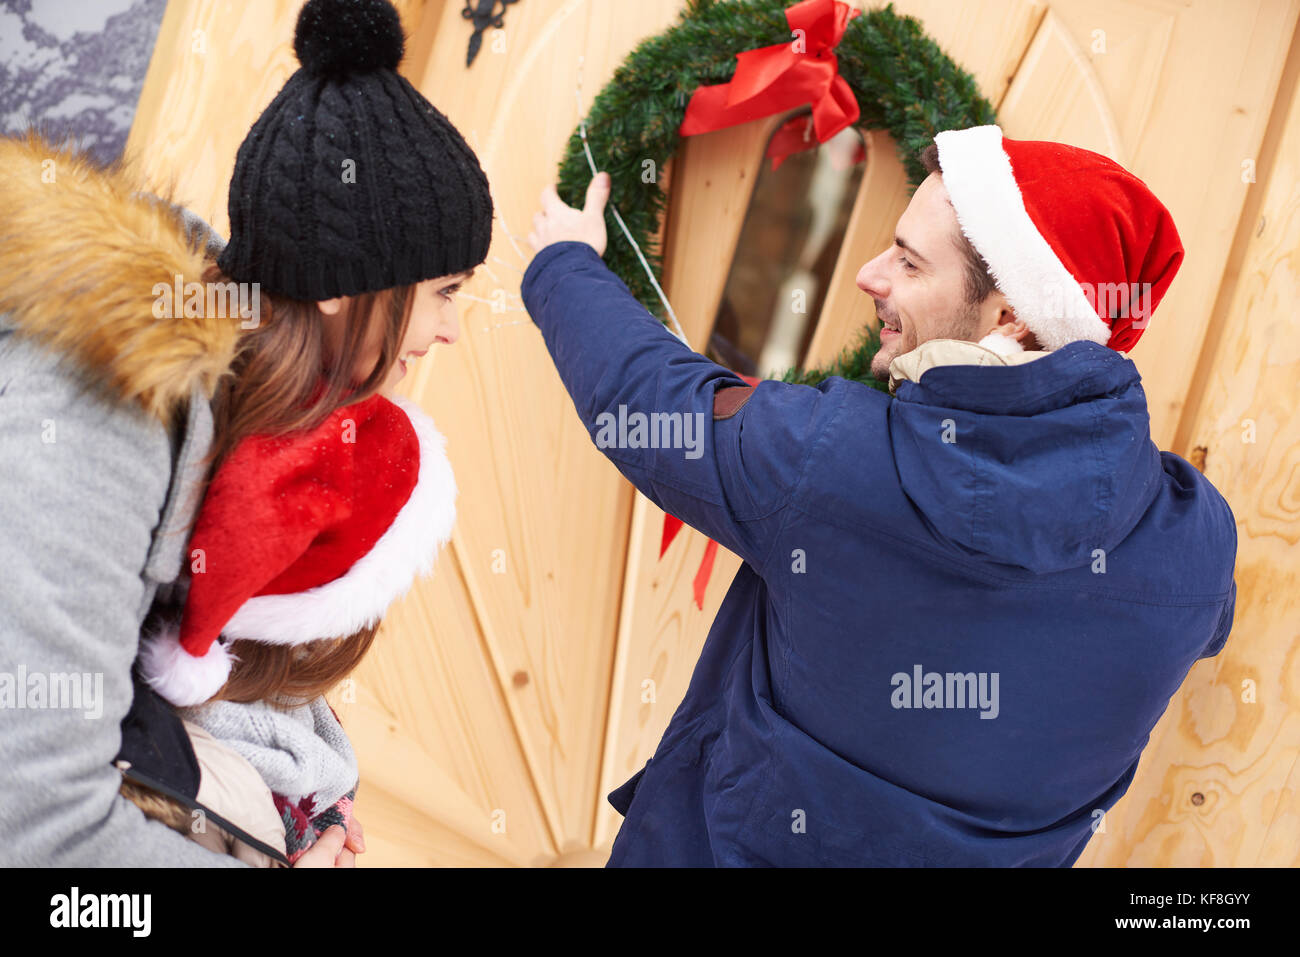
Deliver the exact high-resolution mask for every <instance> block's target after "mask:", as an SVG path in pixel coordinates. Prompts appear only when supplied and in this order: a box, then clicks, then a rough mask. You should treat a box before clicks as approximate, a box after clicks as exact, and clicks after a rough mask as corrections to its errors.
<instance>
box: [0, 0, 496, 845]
mask: <svg viewBox="0 0 1300 957" xmlns="http://www.w3.org/2000/svg"><path fill="white" fill-rule="evenodd" d="M294 48H295V52H296V53H297V54H298V57H299V59H300V61H301V63H302V69H300V70H299V71H297V72H296V73H295V74H294V75H293V76H291V77H290V78H289V80H288V81H287V82H286V84H285V86H284V88H283V89H281V91H280V92H279V93H278V94H277V95H276V97H275V98H274V99H273V100H272V102H271V104H270V105H269V106H268V107H267V108H266V110H265V111H264V112H263V113H262V115H261V117H259V119H258V120H257V122H256V123H255V124H254V125H253V127H252V129H251V130H250V131H249V134H248V136H247V137H246V139H245V140H244V142H243V144H242V145H241V146H240V149H239V152H238V156H237V159H236V164H235V170H234V175H233V177H232V181H231V188H230V197H229V209H230V220H231V238H230V242H229V244H228V245H226V246H225V247H224V249H222V248H221V247H220V243H219V241H217V240H215V239H214V238H212V237H210V236H208V237H203V233H204V232H205V230H204V228H203V226H202V224H201V221H198V222H196V221H195V219H194V218H193V217H190V216H188V215H186V214H184V213H183V211H180V210H178V209H176V208H175V207H173V206H172V205H171V204H170V203H159V202H157V201H155V200H153V199H151V198H150V197H147V196H143V195H140V194H137V193H135V192H134V188H133V185H132V184H131V182H130V181H129V178H128V177H127V175H126V174H125V173H124V171H123V169H122V168H121V166H120V165H119V166H113V167H110V168H106V169H100V168H96V167H95V166H94V164H93V163H92V162H91V161H90V160H89V159H88V158H87V157H85V156H83V155H80V154H78V153H75V152H72V151H69V150H65V149H61V148H59V147H55V146H53V145H51V144H49V143H46V142H44V141H43V140H41V138H40V137H38V136H34V135H29V136H27V137H25V138H22V139H4V140H0V164H2V165H3V168H4V169H5V170H6V173H7V175H6V177H5V178H4V179H3V183H0V231H2V232H0V313H3V314H5V315H4V318H3V324H2V325H0V462H3V463H4V467H5V475H6V481H5V482H4V483H3V485H2V486H0V515H2V516H3V523H4V534H3V535H0V575H4V579H5V582H6V586H5V588H4V590H3V592H0V642H2V643H0V647H3V648H4V650H5V657H6V660H7V661H10V662H13V666H14V668H15V669H17V668H19V667H20V666H21V668H22V669H23V673H24V674H25V675H28V676H45V678H46V680H47V681H48V680H49V676H52V675H55V674H69V673H72V674H88V675H102V676H103V683H102V687H103V692H102V700H101V701H100V702H99V710H100V712H101V714H102V717H100V718H99V719H98V720H95V721H92V722H87V721H85V720H84V719H83V717H82V713H81V711H78V710H72V709H69V708H46V707H44V706H39V707H38V706H35V705H34V704H31V703H27V710H21V711H18V710H13V711H11V710H8V709H6V710H5V711H4V713H3V714H0V721H3V722H4V725H3V726H2V727H0V762H3V763H4V764H5V765H6V767H8V768H10V769H11V770H12V773H10V774H7V775H6V776H4V779H3V783H0V829H3V832H4V837H5V840H4V841H2V842H0V846H3V848H4V850H3V851H0V863H18V864H64V865H70V864H118V865H123V864H125V865H132V864H139V865H166V866H187V865H194V866H205V865H217V866H219V865H227V864H237V863H239V861H238V860H237V859H236V858H235V857H230V856H222V855H215V854H212V853H210V852H209V851H207V850H204V849H202V848H200V847H197V846H195V844H194V842H190V841H186V840H185V839H184V838H182V837H181V836H180V835H179V834H177V833H175V830H171V829H168V828H165V827H160V826H158V824H157V823H155V822H150V821H147V820H146V819H145V818H144V817H143V816H142V815H141V814H140V813H139V811H138V810H137V809H136V808H135V807H133V806H132V804H131V803H129V802H128V801H126V800H123V799H122V798H121V797H120V796H119V795H118V788H119V785H120V784H121V780H122V777H121V775H122V770H125V771H126V773H127V774H128V777H129V778H130V777H131V775H132V774H134V775H135V778H134V782H135V783H134V785H133V786H134V787H136V788H139V787H149V786H152V787H153V791H154V793H155V794H162V795H164V796H165V797H166V798H169V799H172V800H177V799H180V800H182V802H183V803H184V804H185V806H187V807H201V806H202V802H201V801H199V800H197V797H196V795H197V792H198V789H199V787H200V784H201V775H200V774H199V773H198V772H197V770H196V764H200V765H201V764H202V763H203V762H202V760H201V759H200V760H199V761H197V762H196V761H195V755H194V751H193V743H192V741H191V739H190V736H189V735H186V734H185V732H184V730H183V728H181V726H180V725H179V719H178V718H177V717H176V715H175V714H174V713H173V712H172V711H171V709H169V708H166V707H161V706H160V702H159V701H158V700H157V699H156V698H154V697H153V696H152V691H151V689H150V688H149V686H148V685H147V684H145V683H142V682H138V681H137V682H135V683H134V684H135V687H134V690H133V681H132V662H133V660H134V659H135V658H136V654H137V651H138V646H139V637H140V633H141V628H142V625H143V624H144V622H145V620H146V618H148V617H150V614H149V613H150V610H151V609H152V610H153V612H154V613H155V614H154V617H157V612H158V611H159V608H160V607H162V605H163V603H162V602H159V604H158V606H157V607H155V599H156V598H158V597H159V594H160V592H161V594H162V595H164V596H166V597H167V598H169V599H170V598H175V597H177V596H176V594H174V593H177V592H181V593H183V592H185V591H186V590H187V589H186V588H185V587H184V584H185V580H186V578H188V577H191V576H190V575H189V574H188V573H189V572H192V571H194V569H192V568H190V563H188V562H186V561H185V559H186V558H187V557H188V554H189V553H188V551H187V544H188V540H189V532H190V526H191V524H192V522H193V520H194V518H195V516H196V515H198V514H200V513H199V506H200V503H201V502H202V501H203V492H204V490H205V487H206V485H207V482H208V479H209V477H212V476H215V475H219V474H220V470H221V468H222V465H223V464H224V463H226V462H227V461H228V460H229V459H230V457H231V456H232V455H234V454H235V453H236V450H237V449H239V448H240V447H241V444H243V443H245V442H247V441H248V440H250V439H252V438H254V437H258V436H268V435H270V436H278V435H288V436H295V435H302V434H304V433H306V432H309V431H310V430H312V429H313V428H318V427H320V426H321V425H322V423H325V422H326V421H327V420H328V419H329V418H330V416H332V415H335V414H337V413H338V411H339V410H340V409H341V408H343V407H345V406H349V405H359V404H361V403H364V402H366V401H367V400H368V399H370V398H372V397H373V396H374V395H375V394H376V393H377V392H379V390H380V389H381V388H391V386H392V385H393V384H394V383H395V381H396V379H397V378H400V374H401V372H402V371H404V363H403V361H402V358H403V355H404V353H405V352H406V351H407V349H408V344H409V343H410V341H411V340H410V339H408V334H409V332H410V328H411V324H412V317H413V315H420V316H425V317H427V316H429V315H432V314H434V312H435V310H436V309H441V308H443V307H441V306H434V305H433V303H434V302H435V300H439V299H443V300H444V301H445V298H444V297H449V296H450V295H451V294H452V292H453V291H454V287H455V286H456V285H457V284H458V283H459V282H461V281H463V280H464V278H465V277H466V276H467V275H468V274H469V273H470V272H471V270H472V268H473V267H474V266H475V265H477V264H478V263H481V262H483V261H484V260H485V259H486V257H487V249H488V245H489V243H490V239H491V220H492V203H491V197H490V193H489V189H488V184H487V179H486V177H485V176H484V174H483V171H482V169H481V168H480V166H479V164H478V162H477V160H476V158H475V157H474V154H473V152H472V151H471V150H470V148H469V147H468V145H467V144H465V142H464V140H463V138H462V137H461V136H460V135H459V134H458V133H457V131H456V130H455V129H454V128H453V127H452V126H451V124H450V123H449V122H448V121H447V119H446V117H444V116H443V115H442V114H441V113H439V112H438V111H437V110H436V109H435V108H434V107H433V106H432V105H431V104H429V103H428V101H427V100H425V99H424V98H423V97H422V96H420V94H419V93H418V92H416V91H415V90H414V89H413V88H412V87H411V86H410V85H409V83H407V82H406V81H405V80H404V79H402V78H401V77H400V76H399V75H398V74H397V73H396V72H395V68H396V66H397V65H398V62H399V61H400V59H401V56H402V52H403V39H402V34H401V29H400V23H399V22H398V19H397V14H396V11H395V10H393V8H392V6H391V5H390V4H388V3H387V2H384V0H311V2H309V3H308V4H306V6H304V8H303V10H302V11H301V13H300V16H299V22H298V28H297V31H296V34H295V42H294ZM203 238H206V239H207V240H208V242H207V247H206V249H204V248H202V239H203ZM218 251H220V255H219V257H218V258H217V260H216V263H215V266H214V264H213V263H212V261H211V259H210V257H211V255H212V254H215V253H217V252H218ZM226 280H230V281H233V282H235V283H239V284H242V286H241V288H242V289H243V290H245V291H246V292H247V291H249V290H251V291H252V294H253V295H255V296H258V297H260V298H258V299H256V300H255V301H256V302H257V309H256V310H254V311H251V312H249V314H247V315H244V316H240V315H234V316H215V315H213V316H208V315H202V314H193V313H194V312H197V313H202V311H203V310H202V309H197V310H193V311H191V310H188V309H186V308H183V307H182V304H181V302H180V301H179V299H178V298H177V297H171V296H169V295H168V294H167V293H165V292H164V290H166V289H169V288H171V289H174V288H181V289H184V288H185V284H186V283H191V282H195V281H203V282H207V283H211V284H214V285H215V284H218V283H220V284H222V286H221V288H223V289H224V288H227V287H225V285H224V283H225V281H226ZM177 284H179V286H178V285H177ZM254 284H256V285H254ZM204 288H209V289H210V288H211V287H204ZM187 298H188V297H187ZM203 298H205V299H206V301H207V302H210V301H212V300H211V297H203ZM172 299H176V301H171V300H172ZM421 327H422V328H424V329H426V332H427V330H428V329H429V328H433V329H434V330H435V337H441V338H442V339H443V340H444V341H445V343H447V344H449V343H450V342H451V341H454V338H455V331H454V330H455V318H454V310H453V312H452V314H451V318H450V320H449V321H441V324H440V322H439V321H435V322H434V323H433V325H432V326H429V324H428V323H427V322H425V321H424V320H422V321H421ZM358 380H360V381H358ZM422 451H423V450H422ZM353 557H354V558H355V556H353ZM183 572H186V573H187V574H183ZM172 586H179V587H172ZM257 593H258V592H257V591H256V590H253V591H252V593H251V594H252V595H256V594H257ZM373 634H374V625H373V623H372V624H370V625H368V626H366V627H364V628H362V629H361V630H360V631H358V632H356V633H354V634H351V635H350V636H349V637H348V639H347V640H345V641H341V642H316V643H307V644H302V645H297V646H295V645H280V644H266V645H265V647H262V643H261V642H249V643H244V642H236V643H235V645H234V646H233V647H232V650H233V653H234V659H235V663H234V665H235V666H234V668H233V669H232V670H230V672H229V674H228V675H227V676H226V677H227V678H228V680H226V681H225V682H224V684H223V685H222V687H221V690H219V691H218V693H217V697H218V698H224V700H226V701H233V702H237V703H252V702H256V701H262V700H264V699H265V698H267V697H268V696H270V695H273V694H276V693H279V692H282V691H284V690H286V689H289V690H292V691H294V692H295V693H298V694H303V695H306V694H315V695H317V696H318V695H319V692H320V691H321V690H322V689H323V688H325V687H328V686H329V685H331V684H333V683H334V682H336V681H337V680H338V679H339V678H340V677H342V675H343V674H345V673H346V672H347V671H348V670H350V668H351V667H353V666H354V665H355V663H356V661H357V660H358V659H359V657H360V655H361V654H362V653H364V651H365V648H366V647H368V645H369V642H370V640H371V639H372V638H373ZM245 644H246V647H242V648H241V647H240V646H241V645H245ZM228 664H229V662H228ZM154 677H155V678H156V677H157V676H154ZM155 683H158V682H157V681H155ZM164 690H166V688H165V686H164ZM133 700H134V701H135V706H134V708H131V707H130V706H131V704H132V701H133ZM317 714H321V712H320V709H319V708H317ZM124 720H125V725H124V726H123V729H122V731H120V730H119V724H120V723H121V722H123V721H124ZM123 731H124V732H125V733H123ZM120 749H121V750H120ZM150 755H154V756H158V755H161V757H155V758H153V759H150V758H149V756H150ZM115 759H116V760H117V763H118V764H119V768H120V767H121V765H123V764H126V765H128V767H126V768H125V769H122V770H119V769H115V768H114V767H113V766H112V762H114V760H115ZM151 762H152V763H151ZM169 792H170V793H169ZM133 797H135V798H136V799H137V800H141V798H140V794H139V793H135V794H133ZM141 803H144V802H143V801H141ZM205 809H206V808H205ZM208 810H210V809H208ZM210 817H211V818H213V819H216V820H218V821H220V819H221V817H220V815H219V814H211V815H210ZM172 823H173V824H174V825H177V824H178V823H179V822H176V821H173V822H172ZM176 829H177V830H179V829H181V828H180V827H176ZM342 843H343V834H342V831H341V829H334V831H333V832H327V833H326V834H325V835H324V836H323V837H322V838H321V840H320V841H319V842H318V843H317V844H316V845H315V846H314V847H313V848H312V849H311V850H310V851H307V852H306V853H305V854H304V855H303V857H302V858H301V859H300V860H299V865H300V866H301V865H302V864H304V863H305V864H315V865H319V866H331V865H333V864H334V863H335V857H336V856H338V858H339V860H340V861H343V862H346V861H348V860H349V859H350V855H349V854H348V853H347V852H343V853H342V854H339V852H340V850H341V848H342ZM352 845H353V848H354V849H356V848H359V847H360V843H359V842H358V841H353V842H352Z"/></svg>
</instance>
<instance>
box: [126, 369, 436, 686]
mask: <svg viewBox="0 0 1300 957" xmlns="http://www.w3.org/2000/svg"><path fill="white" fill-rule="evenodd" d="M455 497H456V483H455V479H454V477H453V475H452V471H451V465H450V463H449V462H448V460H447V455H446V452H445V440H444V439H443V437H442V435H441V434H439V432H438V431H437V429H435V428H434V425H433V422H432V420H430V419H429V418H428V416H426V415H424V413H423V412H421V411H420V410H419V408H418V407H416V406H415V405H414V404H413V403H411V402H409V401H408V400H406V399H402V398H394V399H391V400H390V399H387V398H385V397H384V396H381V395H374V396H371V397H370V398H368V399H365V400H363V401H361V402H357V403H353V404H352V405H347V406H342V407H340V408H338V409H336V410H335V411H334V412H333V413H332V414H331V415H330V416H329V417H328V418H327V419H326V420H325V421H324V422H322V423H321V424H320V426H318V427H317V428H315V429H312V430H310V431H306V432H300V433H296V434H292V435H287V436H260V435H259V436H251V437H249V438H247V439H245V440H244V441H242V442H241V443H240V444H239V445H238V446H237V447H236V448H235V449H234V451H233V452H231V454H230V455H229V456H228V457H227V458H226V460H225V461H224V462H223V463H222V465H221V466H220V468H218V470H217V473H216V474H215V475H214V476H213V478H212V482H211V483H210V484H209V487H208V491H207V494H206V496H205V497H204V500H203V504H202V506H201V508H200V510H199V514H198V517H197V519H196V521H195V525H194V532H193V535H192V536H191V539H190V551H189V555H190V563H191V580H190V586H189V592H188V594H187V596H186V603H185V611H184V614H183V617H182V618H181V620H180V622H179V627H178V626H177V625H176V624H174V623H173V624H168V625H165V626H164V627H163V629H162V630H161V631H160V632H158V633H157V634H153V635H149V636H147V637H146V640H145V643H144V646H143V648H142V650H141V666H142V670H143V674H144V676H145V678H146V680H147V681H148V682H149V683H150V684H151V685H152V686H153V687H154V689H155V690H157V691H158V693H159V694H161V695H162V696H163V697H164V698H166V699H167V700H168V701H170V702H172V704H175V705H181V706H188V705H196V704H201V703H202V702H204V701H207V700H208V699H209V698H211V697H212V696H213V695H214V694H216V693H217V692H218V691H219V690H220V689H221V686H222V685H224V684H225V682H226V679H227V678H228V677H229V675H230V668H231V663H232V660H233V659H232V657H231V654H230V652H229V651H228V649H227V647H226V646H225V645H224V644H223V643H222V642H221V641H220V640H218V639H219V636H221V637H224V638H225V639H227V640H235V639H245V640H250V641H259V642H266V643H269V644H278V645H301V644H306V643H308V642H312V641H317V640H320V639H323V638H338V637H346V636H348V635H352V634H355V633H356V632H357V631H360V630H361V629H362V628H366V627H368V626H370V625H373V624H375V623H376V622H377V621H379V619H380V618H381V617H382V616H383V614H384V612H385V610H387V608H388V606H389V605H390V604H391V603H392V602H393V601H394V600H395V599H397V598H399V597H400V596H401V595H402V594H404V593H405V592H406V591H407V589H408V588H409V587H410V585H411V583H412V582H413V581H414V579H415V578H416V577H417V576H419V575H424V574H427V573H428V572H429V571H430V570H431V569H432V567H433V563H434V559H435V558H436V556H437V553H438V551H439V549H440V548H441V547H442V546H443V545H445V544H446V542H447V541H448V540H449V539H450V537H451V529H452V525H453V524H454V522H455Z"/></svg>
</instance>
